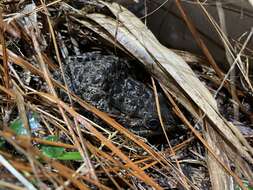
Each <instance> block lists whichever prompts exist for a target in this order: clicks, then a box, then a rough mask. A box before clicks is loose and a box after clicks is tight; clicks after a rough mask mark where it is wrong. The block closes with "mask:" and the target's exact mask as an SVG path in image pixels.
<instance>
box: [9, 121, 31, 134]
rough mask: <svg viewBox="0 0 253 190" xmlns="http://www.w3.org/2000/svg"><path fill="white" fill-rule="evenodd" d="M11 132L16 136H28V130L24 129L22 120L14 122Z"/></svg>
mask: <svg viewBox="0 0 253 190" xmlns="http://www.w3.org/2000/svg"><path fill="white" fill-rule="evenodd" d="M10 128H11V130H12V131H13V132H14V133H15V134H16V135H27V134H28V132H27V129H26V128H25V127H24V124H23V122H22V120H21V119H20V118H18V119H16V120H14V121H13V122H12V124H11V126H10Z"/></svg>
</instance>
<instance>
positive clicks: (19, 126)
mask: <svg viewBox="0 0 253 190" xmlns="http://www.w3.org/2000/svg"><path fill="white" fill-rule="evenodd" d="M28 122H29V126H30V128H31V130H32V131H35V130H37V129H38V128H40V123H39V121H38V115H37V114H36V113H31V112H30V113H28ZM10 128H11V130H12V131H13V132H14V133H15V134H16V135H28V131H27V129H26V128H25V126H24V124H23V122H22V120H21V119H20V118H17V119H15V120H14V121H13V122H12V123H11V125H10Z"/></svg>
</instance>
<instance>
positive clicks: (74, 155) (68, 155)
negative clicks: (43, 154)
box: [57, 152, 83, 160]
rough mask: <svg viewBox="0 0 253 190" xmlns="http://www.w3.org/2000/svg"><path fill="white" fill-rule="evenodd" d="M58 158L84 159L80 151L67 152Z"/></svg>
mask: <svg viewBox="0 0 253 190" xmlns="http://www.w3.org/2000/svg"><path fill="white" fill-rule="evenodd" d="M57 159H58V160H83V158H82V156H81V154H80V153H79V152H65V153H63V154H62V155H61V156H59V157H57Z"/></svg>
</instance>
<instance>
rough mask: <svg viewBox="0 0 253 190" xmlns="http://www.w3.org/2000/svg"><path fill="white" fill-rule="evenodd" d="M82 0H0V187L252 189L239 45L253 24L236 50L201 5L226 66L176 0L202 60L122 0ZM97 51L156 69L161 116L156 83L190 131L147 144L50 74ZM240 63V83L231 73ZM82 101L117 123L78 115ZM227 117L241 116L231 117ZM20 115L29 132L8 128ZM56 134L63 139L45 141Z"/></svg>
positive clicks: (246, 90) (246, 84)
mask: <svg viewBox="0 0 253 190" xmlns="http://www.w3.org/2000/svg"><path fill="white" fill-rule="evenodd" d="M78 2H80V1H76V2H75V1H63V0H56V1H47V2H46V3H45V1H42V0H41V1H36V2H35V3H33V2H30V1H20V2H17V1H3V2H2V9H1V11H2V12H1V17H0V28H1V34H0V40H1V46H0V54H1V59H2V62H1V65H0V70H1V78H0V79H1V84H0V92H1V93H0V105H1V118H0V124H1V126H0V127H1V130H0V137H1V138H0V140H1V141H0V167H1V171H0V176H1V178H0V189H1V188H2V189H58V190H60V189H151V188H153V189H211V188H213V189H231V188H232V189H236V188H237V189H238V188H239V187H240V188H241V189H244V190H245V189H250V187H246V184H248V185H249V186H252V185H253V184H251V182H252V181H253V173H252V164H253V158H252V156H253V149H252V132H244V131H243V129H244V128H245V127H244V128H243V127H240V126H235V124H237V123H240V124H242V120H244V121H245V123H244V125H246V128H247V129H249V127H248V126H249V125H250V124H251V122H252V114H251V111H250V110H251V109H252V107H251V106H252V103H251V102H252V93H253V88H252V83H251V80H250V78H249V73H248V71H247V69H246V68H247V67H246V66H245V65H246V61H247V60H248V59H250V55H247V54H246V53H245V51H244V49H245V48H246V47H247V43H248V42H249V40H250V39H251V36H252V31H249V32H248V33H247V38H246V39H245V42H244V43H243V44H241V47H240V48H241V49H240V51H239V52H238V53H237V54H234V52H235V51H233V50H232V46H231V44H230V43H229V40H228V39H226V33H225V32H224V31H225V28H224V27H223V28H222V27H221V28H220V27H219V25H218V24H217V23H215V21H214V20H212V18H211V17H210V15H209V14H208V12H206V10H205V8H204V6H202V5H201V4H200V6H202V8H203V11H205V13H206V16H207V17H208V18H209V19H210V21H211V22H212V23H213V25H214V27H215V29H216V30H217V32H218V33H220V36H221V39H222V40H223V41H224V47H225V50H226V53H227V59H228V62H229V64H230V69H229V70H228V71H227V72H225V71H223V70H222V69H221V68H220V66H219V65H218V64H217V63H216V62H215V59H214V58H213V56H212V55H211V54H210V52H209V50H208V47H207V46H206V45H205V44H204V42H203V41H202V39H201V36H200V34H199V33H198V31H197V30H196V29H195V27H194V25H193V23H192V22H191V20H190V19H189V17H188V16H187V15H186V13H185V12H184V9H183V7H182V6H181V3H180V0H175V3H176V5H177V7H178V9H179V10H180V13H181V15H182V19H183V20H184V21H185V23H186V24H187V26H188V27H189V31H190V32H191V33H192V35H193V38H194V39H195V40H196V41H197V43H198V45H199V47H200V48H201V49H202V50H203V55H204V56H205V58H202V57H198V56H195V55H192V54H190V53H187V52H181V51H179V50H171V49H168V48H166V47H165V46H163V45H162V44H160V42H159V41H158V40H157V39H156V37H155V36H154V35H153V34H152V33H151V31H149V30H148V29H147V27H146V26H145V24H143V22H142V21H141V20H140V19H138V18H137V17H136V16H135V15H133V14H132V13H131V12H129V11H128V10H127V9H125V8H124V7H122V6H120V5H119V4H117V3H110V2H104V1H98V2H94V1H85V2H86V3H80V5H79V4H78ZM197 2H198V1H197ZM75 3H76V4H75ZM217 6H220V5H217ZM220 11H221V14H220V15H221V16H220V18H221V19H222V8H220ZM223 26H224V25H223ZM96 48H98V49H104V50H105V51H107V50H109V51H111V52H114V53H115V54H118V55H120V56H125V57H131V58H132V59H136V60H138V61H139V62H140V63H141V64H143V65H144V67H145V69H146V70H147V71H148V72H149V73H150V76H151V77H152V79H151V81H152V83H151V85H152V88H153V90H154V94H155V95H156V99H155V100H154V101H156V103H157V111H158V115H160V107H159V99H158V96H157V88H161V89H162V90H163V92H164V94H165V95H166V97H167V100H168V103H169V104H170V105H171V106H172V107H173V111H174V113H175V115H176V116H177V118H178V120H180V125H181V127H184V128H185V129H187V130H186V131H187V132H184V133H183V134H180V135H178V136H177V137H173V136H172V135H170V134H167V133H166V131H165V130H164V139H165V140H164V142H162V144H161V143H159V144H157V143H149V141H148V140H147V139H145V138H143V137H139V136H137V135H135V134H133V133H131V132H130V131H129V130H128V129H126V128H124V126H122V125H121V124H119V123H118V122H117V121H115V120H114V119H113V118H111V117H110V116H109V115H108V114H106V113H104V112H102V111H100V110H98V109H97V108H95V107H93V106H92V105H90V104H88V103H87V102H85V100H82V99H81V98H80V97H78V96H76V95H75V94H73V93H72V92H71V91H70V90H69V89H68V87H67V86H66V85H63V84H60V83H59V82H57V81H56V80H54V79H53V77H52V72H53V71H54V70H56V69H58V68H60V70H61V72H62V73H64V72H63V67H62V62H63V61H64V59H66V57H68V56H69V55H70V54H81V53H82V52H85V51H89V50H94V49H95V50H96ZM247 52H250V51H249V50H247ZM188 63H189V65H190V66H189V65H188ZM192 68H193V69H194V71H193V70H192ZM234 68H236V69H237V71H238V75H239V76H240V82H238V81H236V79H234V78H233V77H232V78H231V77H230V76H231V75H230V73H231V72H232V71H234V70H235V69H234ZM234 72H235V71H234ZM63 77H64V76H63ZM199 79H201V81H202V82H201V81H200V80H199ZM241 81H242V82H241ZM205 84H206V85H205ZM242 84H243V85H242ZM59 88H61V90H63V91H65V92H66V93H67V94H68V98H69V100H68V101H67V102H64V101H63V100H61V98H60V97H59V96H58V90H57V89H59ZM210 92H212V93H210ZM225 99H226V100H227V101H228V103H224V102H225ZM217 102H218V104H217ZM220 102H222V103H220ZM77 104H78V105H79V106H81V107H82V108H83V109H85V110H87V111H88V112H90V113H91V114H93V115H95V116H96V117H98V118H100V119H101V120H103V121H104V123H106V124H107V125H108V126H110V127H108V128H105V127H103V126H100V125H99V124H97V123H95V122H94V121H92V120H90V119H89V118H87V117H86V116H85V115H82V114H81V113H80V112H79V109H78V107H76V105H77ZM234 105H235V106H234ZM224 106H228V109H230V110H231V111H228V109H226V108H225V107H224ZM228 112H229V113H228ZM31 113H33V114H36V117H33V116H30V115H31ZM230 113H231V114H232V118H233V119H236V118H237V120H236V121H234V122H231V120H230V121H228V120H229V116H228V115H229V114H230ZM16 118H19V121H20V122H21V123H22V126H23V127H24V129H23V130H25V131H26V132H25V134H21V135H20V134H17V133H16V131H15V130H14V131H13V130H11V129H10V128H11V126H13V125H14V124H13V123H14V120H15V119H16ZM32 119H36V121H35V124H34V125H35V127H34V128H33V127H32V126H31V120H32ZM159 119H160V122H161V126H163V124H162V123H163V121H162V118H161V117H160V118H159ZM20 125H21V124H20ZM20 125H18V126H20ZM50 135H51V136H54V137H57V140H52V139H48V138H46V137H48V136H50ZM58 138H59V139H58ZM153 141H156V139H155V140H153ZM41 147H42V148H41ZM43 147H44V148H45V147H46V148H49V152H50V151H51V152H50V153H48V152H46V151H44V149H43ZM55 147H58V149H54V148H55ZM50 148H52V149H50ZM52 152H53V153H52ZM59 152H60V153H59ZM47 153H48V154H47ZM58 153H59V154H60V155H56V154H58ZM63 153H64V154H65V155H64V158H63ZM69 153H73V154H71V156H70V157H68V159H67V158H66V157H67V156H69V155H70V154H69ZM74 153H75V154H74ZM74 155H76V157H75V156H74ZM65 156H66V157H65Z"/></svg>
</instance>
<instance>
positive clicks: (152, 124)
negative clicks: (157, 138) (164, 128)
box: [146, 119, 160, 130]
mask: <svg viewBox="0 0 253 190" xmlns="http://www.w3.org/2000/svg"><path fill="white" fill-rule="evenodd" d="M159 126H160V122H159V120H158V119H150V120H148V121H147V122H146V127H147V128H148V129H151V130H157V129H158V127H159Z"/></svg>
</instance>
